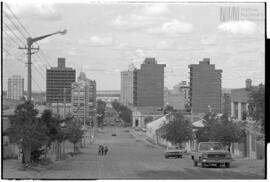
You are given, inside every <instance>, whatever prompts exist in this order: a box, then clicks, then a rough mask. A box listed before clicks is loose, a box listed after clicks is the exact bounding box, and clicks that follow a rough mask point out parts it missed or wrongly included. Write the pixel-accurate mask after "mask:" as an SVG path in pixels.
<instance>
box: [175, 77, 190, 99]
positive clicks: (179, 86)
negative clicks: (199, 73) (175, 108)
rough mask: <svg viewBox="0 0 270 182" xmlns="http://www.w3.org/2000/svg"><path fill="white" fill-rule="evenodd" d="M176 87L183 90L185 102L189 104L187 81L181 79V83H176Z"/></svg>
mask: <svg viewBox="0 0 270 182" xmlns="http://www.w3.org/2000/svg"><path fill="white" fill-rule="evenodd" d="M175 89H176V88H174V90H175ZM178 89H179V91H180V92H183V93H184V99H185V104H189V102H190V99H189V96H190V93H189V90H190V87H189V85H188V83H187V82H186V81H182V82H181V83H179V84H178Z"/></svg>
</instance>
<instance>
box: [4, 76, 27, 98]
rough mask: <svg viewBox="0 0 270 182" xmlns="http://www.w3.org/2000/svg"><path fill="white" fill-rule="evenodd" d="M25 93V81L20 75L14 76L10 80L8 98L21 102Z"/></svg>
mask: <svg viewBox="0 0 270 182" xmlns="http://www.w3.org/2000/svg"><path fill="white" fill-rule="evenodd" d="M23 92H24V79H23V77H21V76H20V75H13V76H12V77H11V78H9V79H8V90H7V98H8V99H13V100H20V99H22V97H23Z"/></svg>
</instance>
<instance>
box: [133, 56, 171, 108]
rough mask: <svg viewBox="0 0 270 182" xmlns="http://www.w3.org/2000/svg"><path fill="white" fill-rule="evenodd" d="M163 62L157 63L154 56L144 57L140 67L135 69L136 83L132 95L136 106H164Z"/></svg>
mask: <svg viewBox="0 0 270 182" xmlns="http://www.w3.org/2000/svg"><path fill="white" fill-rule="evenodd" d="M165 67H166V65H165V64H158V63H157V61H156V59H155V58H146V59H145V60H144V62H143V64H141V69H138V70H136V76H137V77H136V78H137V79H136V80H134V82H135V83H137V84H136V88H135V94H134V97H135V98H137V102H135V104H136V106H138V107H140V106H154V107H161V108H163V106H164V68H165Z"/></svg>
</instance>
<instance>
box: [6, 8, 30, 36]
mask: <svg viewBox="0 0 270 182" xmlns="http://www.w3.org/2000/svg"><path fill="white" fill-rule="evenodd" d="M4 5H6V7H7V8H8V10H9V11H10V12H11V14H12V15H13V16H14V18H15V19H16V21H17V22H18V23H19V24H20V25H21V27H22V28H23V30H24V31H25V32H26V33H27V34H28V36H30V33H29V32H28V31H27V30H26V28H25V27H24V26H23V24H22V23H21V22H20V21H19V19H18V18H17V16H16V15H15V13H14V12H13V11H12V10H11V8H10V7H9V5H7V3H4Z"/></svg>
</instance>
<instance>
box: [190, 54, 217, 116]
mask: <svg viewBox="0 0 270 182" xmlns="http://www.w3.org/2000/svg"><path fill="white" fill-rule="evenodd" d="M189 69H190V104H191V112H192V113H206V112H208V111H209V109H211V110H212V111H213V112H216V113H220V112H221V73H222V70H216V69H215V65H214V64H210V59H209V58H204V59H203V61H200V62H199V64H191V65H189Z"/></svg>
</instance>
